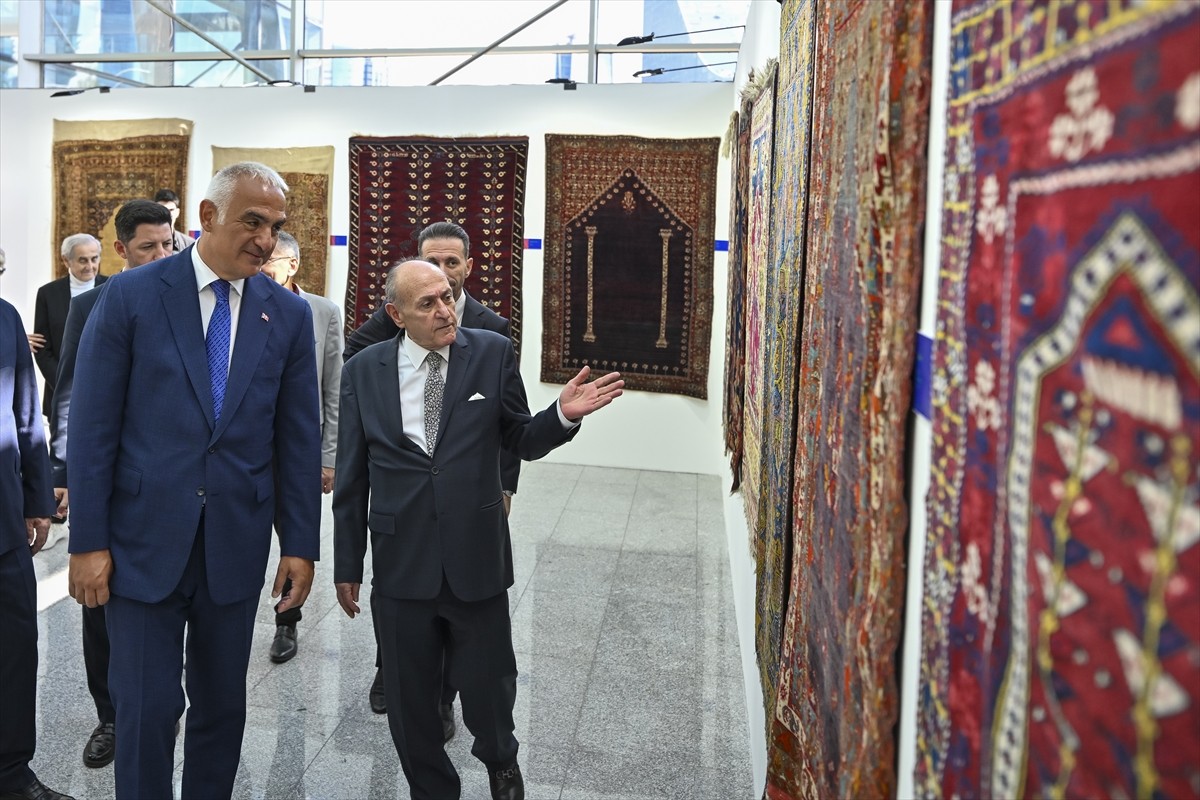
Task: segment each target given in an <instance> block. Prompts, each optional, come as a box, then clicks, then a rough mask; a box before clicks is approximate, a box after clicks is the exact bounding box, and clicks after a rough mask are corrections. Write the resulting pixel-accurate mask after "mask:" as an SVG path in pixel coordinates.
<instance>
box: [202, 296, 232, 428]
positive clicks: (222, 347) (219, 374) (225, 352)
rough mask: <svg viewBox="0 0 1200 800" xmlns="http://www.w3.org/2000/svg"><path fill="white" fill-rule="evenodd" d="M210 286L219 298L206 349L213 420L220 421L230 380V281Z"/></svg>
mask: <svg viewBox="0 0 1200 800" xmlns="http://www.w3.org/2000/svg"><path fill="white" fill-rule="evenodd" d="M209 286H211V287H212V290H213V294H215V295H216V296H217V305H216V308H214V309H213V313H212V318H211V319H209V321H208V333H207V335H205V337H204V349H205V351H207V353H208V379H209V381H211V383H212V396H213V419H214V420H219V419H220V418H221V406H222V405H223V404H224V402H225V383H226V381H227V379H228V378H229V327H230V326H229V320H230V316H229V281H226V280H215V281H213V282H212V283H210V284H209Z"/></svg>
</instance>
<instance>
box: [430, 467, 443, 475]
mask: <svg viewBox="0 0 1200 800" xmlns="http://www.w3.org/2000/svg"><path fill="white" fill-rule="evenodd" d="M441 471H442V470H441V469H440V468H439V467H434V468H433V469H431V470H430V472H432V473H433V474H434V475H437V474H439V473H441Z"/></svg>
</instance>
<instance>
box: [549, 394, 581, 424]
mask: <svg viewBox="0 0 1200 800" xmlns="http://www.w3.org/2000/svg"><path fill="white" fill-rule="evenodd" d="M554 410H555V411H557V412H558V421H559V422H561V423H562V426H563V430H564V431H569V430H571V429H572V428H577V427H579V423H578V422H571V420H569V419H567V418H566V416H565V415H564V414H563V413H562V401H561V400H555V401H554Z"/></svg>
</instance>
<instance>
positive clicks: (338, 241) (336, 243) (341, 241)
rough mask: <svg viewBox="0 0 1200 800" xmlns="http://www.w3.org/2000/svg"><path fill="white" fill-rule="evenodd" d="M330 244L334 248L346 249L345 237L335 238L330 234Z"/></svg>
mask: <svg viewBox="0 0 1200 800" xmlns="http://www.w3.org/2000/svg"><path fill="white" fill-rule="evenodd" d="M329 244H330V245H332V246H333V247H345V246H346V237H345V236H334V235H333V234H330V236H329Z"/></svg>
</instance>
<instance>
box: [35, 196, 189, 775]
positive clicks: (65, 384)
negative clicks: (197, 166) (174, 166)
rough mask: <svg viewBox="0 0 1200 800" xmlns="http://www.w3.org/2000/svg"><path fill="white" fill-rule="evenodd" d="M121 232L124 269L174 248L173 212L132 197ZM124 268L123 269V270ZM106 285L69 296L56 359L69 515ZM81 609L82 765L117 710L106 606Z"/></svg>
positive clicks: (117, 245)
mask: <svg viewBox="0 0 1200 800" xmlns="http://www.w3.org/2000/svg"><path fill="white" fill-rule="evenodd" d="M114 221H115V223H116V228H117V238H116V240H115V241H114V242H113V249H114V250H116V251H117V255H119V256H120V257H121V258H122V259H124V261H125V267H124V269H133V268H135V267H140V266H142V265H144V264H149V263H150V262H151V261H157V260H158V259H160V258H166V257H167V256H168V255H170V254H171V253H172V252H174V251H173V249H172V248H173V247H174V245H173V243H172V241H171V212H170V211H168V210H167V209H166V208H164V207H163V206H162V205H160V204H158V203H154V202H151V201H150V200H130V201H129V202H128V203H125V204H124V205H123V206H121V208H120V209H118V210H117V214H116V217H115V218H114ZM124 269H123V270H122V271H124ZM103 289H104V287H103V286H98V287H96V288H95V289H92V290H90V291H87V292H84V293H83V294H81V295H79V296H78V297H76V298H75V299H74V300H72V301H71V310H70V312H68V314H67V327H66V330H65V331H64V332H63V344H62V357H61V358H60V359H59V362H58V380H57V381H56V383H55V387H54V398H53V402H52V407H51V413H50V473H51V476H52V477H53V480H54V497H55V499H56V500H57V501H58V513H59V514H60V515H66V513H67V507H68V505H69V502H70V501H69V496H70V493H69V492H68V490H67V420H68V415H69V413H70V409H71V393H72V391H73V389H74V386H75V359H76V356H77V355H78V353H79V340H80V338H81V337H82V336H83V328H84V325H86V324H87V320H88V317H89V316H91V313H92V309H93V308H95V306H96V301H97V300H98V299H100V293H101V292H102V291H103ZM81 608H82V609H83V665H84V670H85V671H86V673H87V683H88V692H89V693H90V694H91V695H92V701H93V702H94V703H95V705H96V718H97V722H96V727H95V728H94V729H93V730H92V733H91V735H90V736H89V737H88V740H87V744H86V745H84V748H83V765H84V766H85V767H91V768H93V769H98V768H100V767H106V766H108V765H109V764H111V763H112V760H113V757H114V755H115V754H116V745H117V712H116V709H114V708H113V704H112V699H111V698H110V697H109V693H108V653H109V644H108V625H107V623H106V622H105V614H104V606H96V607H95V608H88V607H87V606H86V605H85V606H81Z"/></svg>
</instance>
